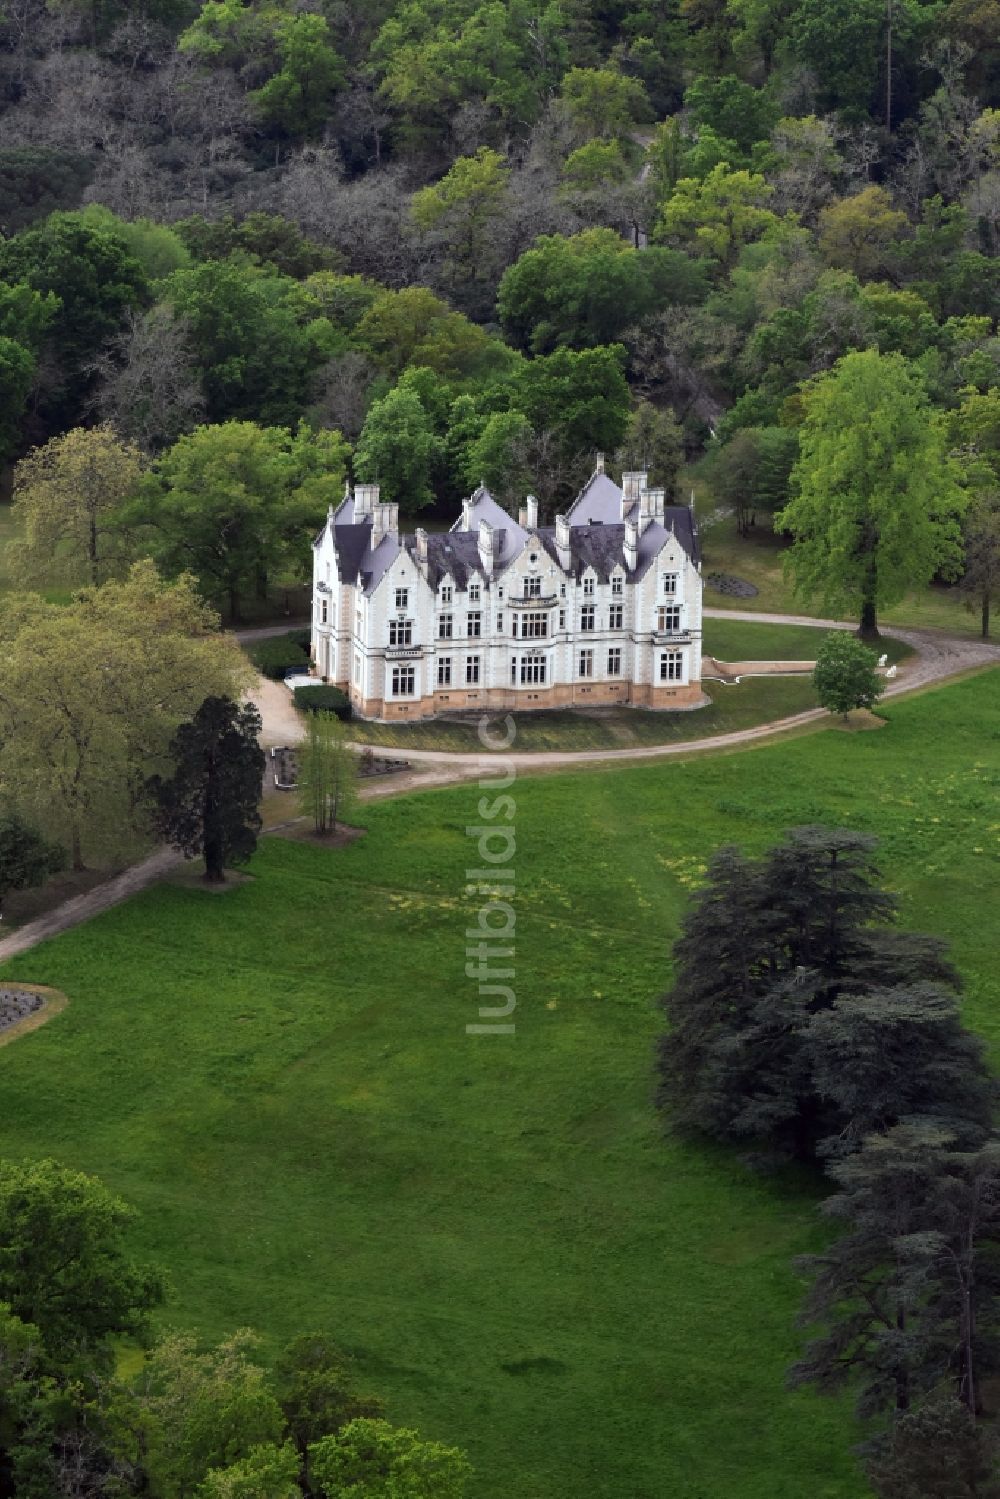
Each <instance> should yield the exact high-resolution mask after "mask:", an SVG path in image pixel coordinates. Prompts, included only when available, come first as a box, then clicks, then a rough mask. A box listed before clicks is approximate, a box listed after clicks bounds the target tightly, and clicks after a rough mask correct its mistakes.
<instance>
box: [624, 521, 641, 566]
mask: <svg viewBox="0 0 1000 1499" xmlns="http://www.w3.org/2000/svg"><path fill="white" fill-rule="evenodd" d="M638 565H639V527H638V525H637V524H636V522H635V521H634V520H627V521H626V522H625V566H626V567H627V568H628V570H629V572H630V573H634V572H635V570H636V568H637V567H638Z"/></svg>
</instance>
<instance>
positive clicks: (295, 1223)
mask: <svg viewBox="0 0 1000 1499" xmlns="http://www.w3.org/2000/svg"><path fill="white" fill-rule="evenodd" d="M885 712H886V715H887V717H888V726H887V727H886V728H885V729H883V730H882V731H881V732H879V733H877V734H856V735H848V734H841V733H836V732H820V733H815V734H811V735H809V736H806V737H802V738H799V739H796V740H792V741H787V742H785V743H782V744H780V745H772V746H770V747H767V748H762V749H758V750H753V751H745V752H743V753H742V754H739V755H718V756H714V757H710V758H707V759H704V758H700V759H695V760H689V761H687V760H681V761H677V762H670V763H663V764H659V765H655V766H649V767H645V768H636V769H629V770H617V771H615V772H614V773H604V774H597V773H589V774H585V775H584V774H578V775H572V776H559V777H546V778H539V779H537V780H534V781H532V780H522V781H521V782H519V783H518V784H517V785H516V787H515V788H514V795H515V797H516V803H517V813H516V832H517V853H516V862H515V868H516V874H517V892H516V896H515V905H516V910H517V918H518V929H517V956H516V979H515V986H516V989H517V994H518V998H519V1008H518V1011H517V1026H518V1032H517V1036H516V1037H515V1038H513V1039H511V1038H506V1037H472V1036H468V1035H466V1032H465V1026H466V1024H467V1023H468V1022H470V1021H473V1022H474V1021H475V1020H476V1019H477V1003H478V999H477V994H476V990H475V985H474V983H473V982H472V981H471V980H470V979H468V978H467V977H466V975H465V964H466V954H465V946H466V937H465V933H466V930H467V928H468V927H469V925H470V921H473V922H474V920H475V916H474V912H475V909H476V904H477V902H475V901H474V900H473V899H471V898H470V897H469V896H467V895H466V893H465V885H466V871H467V870H468V869H469V868H470V867H477V866H478V864H479V862H480V861H479V859H478V857H477V854H476V851H475V848H474V845H473V843H472V841H471V840H470V838H469V837H468V836H467V834H466V828H467V826H469V825H470V824H473V823H475V822H476V821H477V818H478V816H479V814H478V812H477V801H478V798H479V796H480V795H481V793H480V791H479V789H478V788H476V787H474V786H468V787H460V788H455V789H451V790H448V791H441V792H437V793H431V794H425V795H423V796H414V797H410V798H404V799H400V800H398V801H394V802H387V803H382V804H378V805H374V804H373V805H370V806H368V807H366V808H365V813H364V817H365V821H366V823H367V827H368V832H367V835H366V836H365V837H364V838H362V839H360V840H358V841H356V842H355V843H353V844H351V845H350V846H348V847H345V848H342V849H339V850H336V851H326V850H323V849H318V848H316V847H314V846H310V845H308V844H302V843H289V842H283V841H280V840H277V839H270V840H268V841H267V842H266V843H265V845H264V846H263V848H262V850H261V852H260V854H259V855H258V857H257V859H256V860H255V862H254V865H253V874H254V875H255V879H253V880H252V881H249V882H247V883H245V884H243V885H242V886H240V887H239V888H236V889H234V890H233V891H232V892H231V893H229V894H226V895H224V896H222V897H216V898H212V897H208V896H206V895H205V894H203V893H202V892H200V891H197V890H190V889H183V888H176V887H164V888H160V889H158V890H155V891H150V892H148V893H147V894H145V895H143V896H141V897H140V898H138V899H136V900H133V901H132V902H131V903H130V904H128V905H127V906H125V907H121V908H119V909H117V910H115V911H112V912H109V913H108V914H106V915H105V916H103V917H101V918H99V919H98V920H96V921H94V922H92V923H91V924H90V925H88V926H86V927H82V928H79V929H77V930H76V931H74V932H71V933H69V934H67V935H65V936H64V937H62V938H60V939H58V940H57V941H54V942H51V943H49V944H47V945H46V946H44V947H42V948H40V949H38V950H36V951H35V952H34V953H32V954H28V955H26V956H24V957H22V958H20V959H17V960H16V961H15V962H14V963H12V964H9V965H7V967H6V968H5V971H4V977H5V979H8V978H15V977H20V978H22V979H25V980H28V979H31V980H34V981H36V982H39V983H47V984H51V985H53V986H55V987H57V988H60V989H62V990H64V991H65V992H66V993H67V994H68V995H69V997H70V1004H69V1007H68V1009H67V1010H66V1011H65V1012H64V1013H62V1014H60V1015H58V1016H56V1017H55V1018H54V1019H53V1020H51V1021H50V1022H49V1023H48V1024H47V1025H45V1026H44V1027H42V1029H41V1030H39V1031H37V1032H35V1033H34V1034H33V1035H30V1036H27V1037H24V1038H22V1039H21V1040H19V1041H18V1042H16V1043H15V1044H14V1045H12V1046H9V1047H7V1048H4V1049H3V1052H2V1054H0V1110H2V1115H3V1118H4V1121H5V1126H6V1128H5V1143H4V1149H5V1153H6V1154H7V1155H9V1156H12V1157H20V1156H24V1155H41V1154H48V1153H51V1154H53V1155H55V1156H56V1157H57V1158H59V1159H61V1160H63V1161H65V1162H67V1163H68V1164H71V1165H73V1166H76V1167H81V1168H84V1169H86V1170H89V1171H93V1172H97V1173H99V1174H100V1175H101V1176H102V1177H104V1178H105V1179H106V1180H107V1181H109V1182H110V1183H111V1184H112V1185H113V1186H114V1187H115V1188H116V1189H118V1190H120V1191H121V1192H122V1193H123V1194H124V1195H125V1196H126V1197H128V1198H129V1199H131V1200H132V1201H133V1202H135V1203H136V1204H137V1205H138V1206H139V1207H140V1208H141V1210H142V1214H143V1217H142V1220H141V1227H140V1235H141V1239H142V1243H143V1247H144V1248H145V1249H146V1250H147V1251H148V1252H149V1253H151V1254H154V1255H156V1256H157V1257H158V1258H160V1259H161V1260H163V1261H165V1262H166V1263H167V1265H168V1266H169V1268H170V1271H171V1274H172V1277H173V1282H174V1286H175V1288H176V1296H175V1301H174V1304H173V1306H172V1307H171V1308H170V1311H169V1315H168V1320H169V1321H171V1322H173V1323H174V1324H181V1325H194V1326H197V1327H199V1328H200V1329H201V1330H202V1331H203V1333H204V1334H205V1335H207V1336H218V1335H219V1334H220V1333H222V1332H223V1331H224V1330H225V1329H226V1328H230V1327H233V1326H236V1325H239V1324H245V1323H249V1324H253V1325H255V1326H257V1327H259V1328H260V1329H261V1330H262V1331H263V1332H264V1334H265V1335H266V1336H267V1338H268V1339H269V1340H270V1346H273V1344H274V1341H275V1340H278V1339H281V1338H284V1337H286V1336H287V1335H289V1334H291V1333H292V1332H293V1331H295V1330H297V1329H303V1328H311V1327H316V1326H323V1327H329V1328H332V1329H334V1330H335V1332H336V1334H337V1336H338V1337H339V1338H340V1339H341V1340H342V1341H343V1343H344V1344H345V1345H346V1346H347V1347H348V1348H349V1349H350V1350H351V1351H352V1352H353V1353H354V1354H355V1356H356V1357H357V1360H358V1365H359V1370H360V1376H361V1383H363V1384H364V1385H365V1386H367V1387H371V1388H374V1389H375V1390H377V1391H378V1392H380V1393H381V1394H383V1395H384V1396H385V1398H386V1399H387V1400H388V1402H389V1408H390V1414H391V1416H392V1417H393V1418H394V1419H395V1420H397V1421H403V1422H408V1423H409V1422H412V1423H414V1424H416V1425H418V1426H420V1427H421V1428H423V1429H425V1430H426V1431H427V1432H428V1433H429V1434H433V1435H434V1436H437V1437H440V1438H446V1439H449V1440H454V1441H456V1442H459V1443H461V1444H463V1445H465V1446H466V1447H468V1449H469V1450H470V1452H471V1454H472V1457H473V1460H474V1462H475V1464H476V1467H477V1472H478V1476H477V1480H476V1484H475V1487H474V1494H475V1496H476V1499H497V1496H499V1495H505V1496H506V1495H510V1496H511V1499H515V1496H516V1499H580V1496H582V1495H587V1496H588V1499H665V1496H667V1495H670V1496H671V1499H675V1496H676V1499H734V1496H739V1499H802V1496H803V1495H805V1494H809V1495H811V1496H818V1499H861V1494H862V1492H863V1486H862V1485H861V1483H860V1481H859V1479H858V1477H857V1474H856V1472H855V1470H854V1468H853V1463H852V1459H851V1457H850V1456H849V1445H850V1443H851V1441H852V1440H854V1439H855V1438H856V1436H857V1434H858V1433H857V1431H856V1429H855V1428H854V1426H853V1422H852V1420H851V1418H850V1416H849V1413H848V1411H847V1408H846V1405H843V1404H838V1403H831V1402H827V1401H824V1400H821V1399H819V1398H815V1397H813V1396H811V1395H807V1394H804V1393H798V1394H795V1395H791V1394H788V1393H787V1392H786V1391H785V1388H784V1369H785V1366H786V1364H787V1363H788V1361H789V1360H790V1358H791V1357H792V1356H793V1353H794V1350H795V1348H796V1338H797V1334H796V1333H795V1331H794V1328H793V1319H794V1315H795V1309H796V1305H797V1302H798V1297H799V1291H800V1287H799V1284H798V1282H797V1280H796V1277H795V1275H794V1274H793V1272H792V1270H791V1267H790V1261H791V1258H792V1256H793V1255H794V1254H796V1253H798V1252H801V1251H803V1250H806V1249H808V1248H809V1247H810V1246H815V1245H816V1244H817V1243H818V1242H820V1230H819V1227H818V1224H817V1222H816V1219H815V1213H814V1200H813V1198H812V1196H811V1195H810V1192H809V1190H808V1188H807V1184H806V1183H804V1182H803V1181H802V1180H799V1179H796V1178H783V1179H780V1180H762V1179H760V1178H758V1177H755V1176H753V1175H752V1174H750V1173H749V1172H747V1171H746V1170H744V1169H743V1168H742V1167H741V1166H740V1164H739V1163H738V1162H737V1160H736V1159H735V1158H734V1157H733V1156H732V1155H730V1154H728V1153H726V1152H722V1151H703V1150H695V1149H691V1148H689V1147H681V1146H679V1145H678V1144H677V1143H676V1142H674V1141H671V1140H665V1139H664V1138H663V1137H662V1135H661V1131H660V1128H659V1125H658V1123H657V1120H656V1118H655V1116H654V1115H653V1112H652V1109H651V1104H650V1097H651V1090H652V1079H651V1043H652V1040H653V1037H654V1035H655V1033H656V1030H657V1026H658V1022H657V1015H656V1012H655V1009H654V998H655V995H656V994H657V992H658V991H659V990H660V989H661V988H662V987H663V985H664V983H665V981H666V979H667V975H668V950H669V943H670V941H671V939H672V937H673V936H674V934H675V933H676V931H677V923H678V918H679V915H680V913H681V911H682V909H683V905H684V902H685V900H686V898H687V895H688V892H689V890H690V888H691V887H692V884H693V882H695V881H696V880H697V878H698V875H699V872H700V871H701V869H702V868H703V865H704V861H705V859H706V857H707V855H708V854H709V852H710V851H711V849H713V848H714V847H715V846H716V845H717V844H718V843H719V842H721V841H723V840H735V841H738V842H741V843H744V844H747V845H749V846H752V847H754V848H759V847H761V846H763V845H765V844H766V843H768V842H769V841H771V840H772V839H773V838H774V837H775V836H776V835H777V834H778V833H779V832H780V831H781V829H783V828H784V827H786V826H788V825H791V824H795V823H801V822H805V821H812V820H821V819H822V820H826V821H830V822H835V823H842V824H848V825H852V826H855V827H860V828H863V829H866V830H871V831H877V832H880V833H881V834H882V835H883V838H884V865H885V873H886V877H887V879H888V881H890V882H891V883H892V884H893V885H895V886H898V887H900V888H901V889H902V891H903V892H904V906H903V913H904V919H905V921H906V922H907V923H908V924H911V925H914V926H918V927H926V928H929V929H931V930H934V931H937V932H940V933H941V934H943V935H944V936H946V937H948V938H949V939H950V940H951V941H952V943H953V944H954V951H955V955H956V957H957V959H958V962H959V964H960V966H961V967H962V969H963V970H964V972H965V974H966V977H967V980H968V989H967V994H966V999H965V1006H966V1012H967V1016H968V1018H969V1020H970V1021H971V1023H973V1024H974V1025H975V1026H977V1027H978V1028H979V1029H980V1030H981V1031H982V1032H983V1033H984V1034H985V1035H986V1036H987V1037H988V1038H989V1040H990V1043H991V1045H992V1047H993V1049H994V1054H996V1051H997V1046H998V1043H1000V978H998V976H997V974H996V970H995V962H994V956H993V954H994V952H995V950H996V943H997V939H998V936H1000V932H998V927H1000V918H998V916H997V912H998V910H1000V813H998V808H997V787H998V785H1000V672H992V673H989V674H986V675H981V676H978V677H975V678H972V679H969V680H967V681H964V682H960V683H957V684H955V685H953V686H951V687H949V688H946V689H939V690H937V691H933V692H927V693H924V694H922V695H920V696H919V697H916V698H911V699H908V700H903V701H896V702H892V703H891V704H890V705H888V707H887V708H886V709H885ZM944 724H946V725H947V733H942V732H941V730H942V725H944ZM931 743H932V744H933V745H934V751H933V755H930V754H929V753H928V745H929V744H931Z"/></svg>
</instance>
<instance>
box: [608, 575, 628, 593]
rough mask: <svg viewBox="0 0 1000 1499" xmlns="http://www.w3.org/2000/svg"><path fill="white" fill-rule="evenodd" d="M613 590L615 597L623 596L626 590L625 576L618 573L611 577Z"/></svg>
mask: <svg viewBox="0 0 1000 1499" xmlns="http://www.w3.org/2000/svg"><path fill="white" fill-rule="evenodd" d="M611 592H612V594H613V595H614V596H615V598H621V596H622V594H623V593H624V592H625V580H624V578H621V577H619V576H618V574H617V573H616V574H615V576H614V577H613V578H612V579H611Z"/></svg>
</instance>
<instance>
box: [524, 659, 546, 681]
mask: <svg viewBox="0 0 1000 1499" xmlns="http://www.w3.org/2000/svg"><path fill="white" fill-rule="evenodd" d="M544 682H545V657H544V656H522V657H521V686H522V687H536V686H538V685H539V683H541V684H544Z"/></svg>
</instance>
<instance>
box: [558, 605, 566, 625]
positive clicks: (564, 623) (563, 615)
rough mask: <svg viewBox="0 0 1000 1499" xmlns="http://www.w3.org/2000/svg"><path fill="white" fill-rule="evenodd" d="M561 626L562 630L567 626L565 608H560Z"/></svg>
mask: <svg viewBox="0 0 1000 1499" xmlns="http://www.w3.org/2000/svg"><path fill="white" fill-rule="evenodd" d="M559 628H560V630H565V628H566V610H565V609H560V610H559Z"/></svg>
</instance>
